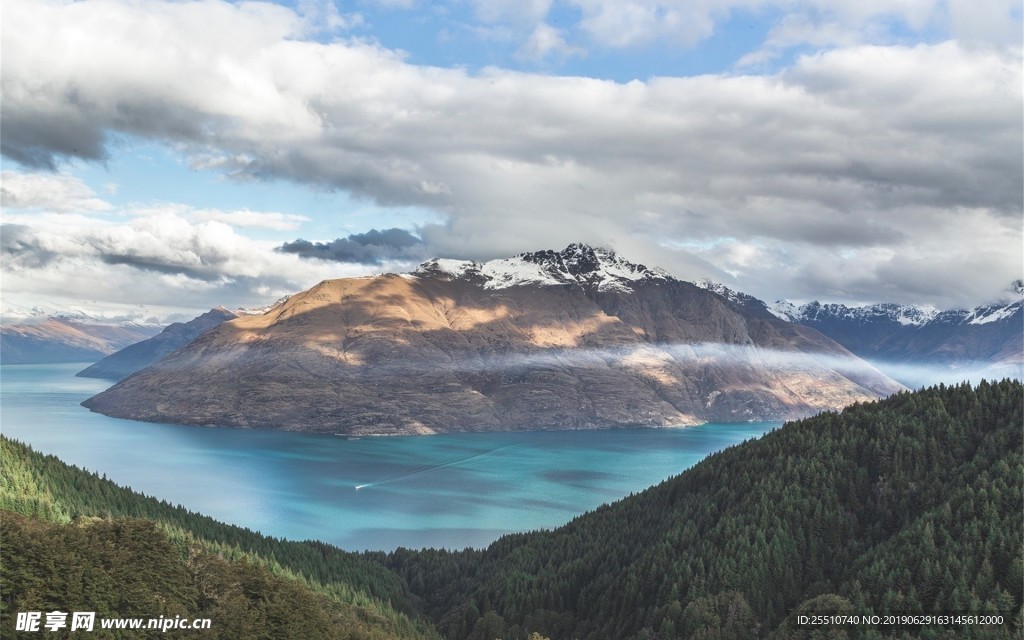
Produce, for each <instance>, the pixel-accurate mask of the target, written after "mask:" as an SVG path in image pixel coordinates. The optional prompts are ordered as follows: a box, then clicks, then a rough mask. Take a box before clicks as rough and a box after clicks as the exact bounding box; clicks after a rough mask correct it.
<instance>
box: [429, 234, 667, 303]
mask: <svg viewBox="0 0 1024 640" xmlns="http://www.w3.org/2000/svg"><path fill="white" fill-rule="evenodd" d="M410 275H413V276H425V275H431V276H435V277H436V276H439V275H440V276H444V277H447V278H449V279H465V280H471V281H474V282H477V283H479V284H481V285H482V286H483V287H484V288H485V289H508V288H510V287H518V286H525V285H534V286H565V285H579V286H583V287H586V288H588V289H596V290H597V291H619V292H630V291H633V287H634V286H635V284H636V283H639V282H644V281H653V280H663V281H664V280H669V279H671V276H670V275H669V274H668V272H666V271H664V270H662V269H649V268H647V267H645V266H644V265H642V264H636V263H633V262H629V261H628V260H624V259H622V258H620V257H619V256H617V255H616V254H615V252H614V251H612V250H611V249H606V248H594V247H590V246H589V245H585V244H571V245H569V246H568V247H566V248H565V249H564V250H562V251H536V252H532V253H521V254H519V255H518V256H515V257H512V258H501V259H497V260H488V261H487V262H482V263H481V262H474V261H471V260H451V259H447V258H434V259H433V260H428V261H427V262H424V263H423V264H421V265H420V266H419V267H418V268H417V269H416V270H415V271H413V272H412V273H411V274H410Z"/></svg>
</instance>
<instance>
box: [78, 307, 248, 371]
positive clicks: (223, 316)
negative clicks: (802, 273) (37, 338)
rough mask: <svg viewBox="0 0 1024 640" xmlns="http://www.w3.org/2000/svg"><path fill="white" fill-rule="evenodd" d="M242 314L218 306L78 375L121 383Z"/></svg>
mask: <svg viewBox="0 0 1024 640" xmlns="http://www.w3.org/2000/svg"><path fill="white" fill-rule="evenodd" d="M238 315H239V314H237V313H234V312H232V311H228V310H227V309H225V308H224V307H217V308H215V309H211V310H210V311H207V312H206V313H204V314H203V315H201V316H198V317H196V318H193V319H192V320H189V321H188V322H175V323H173V324H170V325H168V326H167V327H166V328H165V329H164V330H163V331H161V332H160V333H158V334H157V335H155V336H153V337H152V338H149V339H147V340H143V341H142V342H137V343H135V344H132V345H129V346H127V347H125V348H123V349H121V350H120V351H118V352H116V353H112V354H111V355H109V356H107V357H106V358H103V359H102V360H100V361H99V362H97V363H95V364H92V365H90V366H89V367H86V368H85V369H83V370H82V371H79V372H78V373H77V374H76V375H79V376H82V377H83V378H108V379H111V380H121V379H122V378H125V377H127V376H129V375H131V374H133V373H135V372H136V371H138V370H140V369H144V368H146V367H148V366H149V365H151V364H153V363H154V362H156V361H157V360H159V359H160V358H163V357H164V356H166V355H167V354H169V353H171V352H173V351H176V350H177V349H180V348H181V347H183V346H185V345H186V344H188V343H189V342H192V341H193V340H195V339H196V338H197V337H198V336H200V335H202V334H203V333H205V332H206V331H208V330H210V329H212V328H213V327H216V326H217V325H219V324H220V323H222V322H224V321H226V320H231V319H233V318H237V317H238Z"/></svg>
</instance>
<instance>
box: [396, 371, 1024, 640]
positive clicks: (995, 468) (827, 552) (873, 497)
mask: <svg viewBox="0 0 1024 640" xmlns="http://www.w3.org/2000/svg"><path fill="white" fill-rule="evenodd" d="M1022 400H1024V394H1022V386H1021V384H1020V383H1019V382H1011V381H1003V382H1000V383H995V384H991V383H982V384H981V385H980V386H978V387H977V388H972V387H970V386H968V385H961V386H955V387H944V386H940V387H937V388H932V389H927V390H923V391H920V392H915V393H902V394H898V395H896V396H893V397H891V398H889V399H887V400H885V401H881V402H878V403H871V404H864V405H856V406H853V407H850V408H848V409H846V410H845V411H843V412H842V413H838V414H837V413H826V414H822V415H819V416H816V417H814V418H811V419H807V420H803V421H800V422H796V423H792V424H789V425H787V426H785V427H783V428H781V429H778V430H776V431H774V432H772V433H771V434H768V435H766V436H765V437H764V438H762V439H760V440H758V441H756V442H750V443H745V444H743V445H740V446H737V447H732V448H730V449H728V450H725V451H723V452H721V453H719V454H717V455H715V456H712V457H710V458H708V459H707V460H705V461H704V462H702V463H700V464H698V465H696V466H695V467H694V468H692V469H690V470H689V471H686V472H685V473H683V474H682V475H680V476H678V477H676V478H673V479H670V480H668V481H666V482H664V483H662V484H660V485H658V486H656V487H653V488H651V489H649V490H647V491H645V492H643V493H641V494H640V495H637V496H634V497H631V498H629V499H626V500H623V501H621V502H618V503H615V504H613V505H610V506H606V507H603V508H601V509H599V510H597V511H595V512H593V513H591V514H587V515H585V516H582V517H579V518H577V519H575V520H574V521H573V522H571V523H569V524H568V525H566V526H565V527H562V528H560V529H558V530H556V531H552V532H538V533H531V534H522V535H514V536H508V537H505V538H503V539H501V540H499V541H498V542H496V543H495V544H493V545H492V546H491V547H490V548H488V549H487V550H486V551H483V552H479V551H468V552H462V553H448V552H440V551H426V552H411V551H407V550H398V551H396V552H394V553H392V554H389V555H387V556H384V555H383V554H381V555H380V556H379V557H380V558H381V560H382V561H383V562H385V563H387V564H388V566H390V567H392V568H393V569H394V570H395V571H397V572H398V573H399V574H400V575H401V576H402V577H403V578H404V579H405V580H406V583H407V584H408V585H409V586H410V588H411V589H412V591H413V592H415V593H416V594H418V595H419V597H420V598H421V599H422V605H421V606H422V607H423V608H424V610H425V611H427V612H428V613H429V614H430V615H431V616H432V617H433V618H434V619H435V620H436V621H437V622H438V624H439V626H440V628H441V630H442V631H443V632H445V633H446V634H447V635H448V637H449V638H452V639H458V640H461V639H463V638H468V639H470V640H491V639H492V638H495V637H505V638H524V637H526V636H527V635H528V634H529V633H531V632H539V633H542V634H545V635H548V636H551V637H552V638H559V639H561V638H584V639H588V640H619V639H624V638H644V639H658V640H662V639H669V638H721V639H725V638H763V637H775V638H780V639H782V638H790V637H801V636H803V637H810V632H811V630H810V629H806V628H800V627H799V626H796V625H795V618H794V616H795V615H796V614H798V613H809V612H822V613H829V612H833V613H858V614H879V615H885V614H945V613H955V614H995V615H1000V616H1003V619H1004V620H1005V623H1004V624H1003V625H998V626H995V627H984V628H983V627H981V626H978V625H966V626H959V625H947V626H945V627H941V626H935V625H931V626H928V625H926V626H924V627H873V626H865V625H860V626H856V627H848V628H845V629H842V630H832V631H834V632H835V635H829V636H828V637H851V638H857V637H863V638H875V637H922V638H975V637H977V638H1019V637H1020V634H1021V626H1022V622H1024V620H1022V609H1021V605H1022V599H1024V567H1022V557H1024V548H1022V541H1024V522H1022V520H1024V518H1022V513H1021V507H1022V504H1024V497H1022V479H1024V448H1022V425H1024V416H1022ZM817 633H819V634H822V635H820V636H815V637H824V634H825V631H824V630H822V629H818V630H817Z"/></svg>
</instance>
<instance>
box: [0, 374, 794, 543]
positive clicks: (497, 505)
mask: <svg viewBox="0 0 1024 640" xmlns="http://www.w3.org/2000/svg"><path fill="white" fill-rule="evenodd" d="M85 366H86V365H85V364H71V365H67V364H60V365H16V366H15V365H7V366H3V367H0V431H2V432H3V433H4V434H5V435H7V436H8V437H11V438H15V439H17V440H21V441H22V442H27V443H29V444H31V445H32V447H33V448H34V449H36V450H37V451H41V452H43V453H49V454H53V455H56V456H57V457H59V458H60V459H61V460H64V461H65V462H68V463H70V464H74V465H77V466H79V467H83V468H86V469H89V470H91V471H96V472H98V473H103V474H106V476H107V477H108V478H110V479H111V480H113V481H114V482H117V483H118V484H121V485H123V486H129V487H131V488H133V489H135V490H136V491H141V492H143V493H146V494H148V495H152V496H155V497H157V498H160V499H163V500H167V501H169V502H172V503H175V504H182V505H184V506H185V507H187V508H188V509H191V510H193V511H198V512H200V513H203V514H205V515H209V516H212V517H214V518H216V519H218V520H221V521H224V522H228V523H231V524H237V525H241V526H244V527H248V528H250V529H253V530H257V531H261V532H262V533H264V534H267V535H272V536H277V537H283V538H289V539H293V540H304V539H318V540H323V541H325V542H330V543H332V544H336V545H338V546H340V547H342V548H345V549H349V550H363V549H382V550H390V549H394V548H396V547H399V546H404V547H411V548H419V547H425V546H426V547H446V548H450V549H454V548H463V547H467V546H473V547H482V546H485V545H487V544H488V543H490V542H492V541H494V540H495V539H497V538H498V537H500V536H501V535H504V534H506V533H510V532H515V531H527V530H531V529H539V528H552V527H557V526H559V525H562V524H564V523H566V522H568V521H569V520H571V519H572V518H573V517H575V516H577V515H579V514H581V513H583V512H584V511H588V510H591V509H593V508H595V507H598V506H600V505H601V504H603V503H606V502H611V501H614V500H617V499H619V498H622V497H625V496H626V495H628V494H629V493H631V492H637V491H640V490H642V489H644V488H646V487H648V486H651V485H653V484H656V483H658V482H660V481H662V480H664V479H665V478H668V477H669V476H672V475H676V474H678V473H679V472H681V471H683V470H684V469H686V468H688V467H690V466H692V465H693V464H695V463H697V462H698V461H700V460H701V459H703V458H704V457H706V456H707V455H709V454H711V453H713V452H715V451H719V450H721V449H724V448H726V447H728V446H730V445H733V444H738V443H740V442H743V441H744V440H748V439H751V438H757V437H760V436H761V435H763V434H764V433H766V432H767V431H769V430H771V429H772V428H775V427H777V426H778V425H779V423H743V424H706V425H702V426H699V427H690V428H686V429H621V430H610V431H524V432H518V433H460V434H452V435H435V436H408V437H388V438H372V437H368V438H357V439H348V438H345V437H339V436H329V435H310V434H302V433H289V432H280V431H261V430H244V429H216V428H204V427H190V426H179V425H169V424H151V423H146V422H135V421H132V420H121V419H118V418H110V417H107V416H104V415H100V414H98V413H92V412H90V411H89V410H87V409H85V408H83V407H81V406H79V403H80V402H82V401H83V400H85V399H86V398H88V397H89V396H91V395H93V394H95V393H98V392H99V391H102V390H103V389H105V388H106V387H107V386H109V384H110V383H109V382H108V381H104V380H97V379H92V378H76V377H75V376H74V374H75V372H77V371H80V370H81V369H83V368H84V367H85Z"/></svg>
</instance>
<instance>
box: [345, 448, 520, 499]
mask: <svg viewBox="0 0 1024 640" xmlns="http://www.w3.org/2000/svg"><path fill="white" fill-rule="evenodd" d="M515 446H518V445H514V444H506V445H502V446H500V447H495V448H493V449H488V450H487V451H481V452H480V453H474V454H473V455H471V456H466V457H464V458H459V459H457V460H449V461H448V462H442V463H440V464H432V465H429V466H426V467H422V468H420V469H416V470H415V471H409V472H407V473H400V474H398V475H397V476H392V477H390V478H384V479H383V480H376V481H374V482H366V483H364V484H357V485H356V491H359V490H360V489H365V488H367V487H375V486H377V485H379V484H385V483H388V482H398V481H399V480H405V479H407V478H411V477H413V476H420V475H423V474H426V473H433V472H434V471H440V470H441V469H447V468H449V467H454V466H457V465H460V464H464V463H466V462H469V461H470V460H476V459H477V458H482V457H484V456H489V455H491V454H493V453H496V452H498V451H501V450H502V449H509V448H511V447H515Z"/></svg>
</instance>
